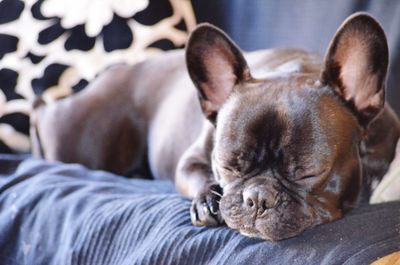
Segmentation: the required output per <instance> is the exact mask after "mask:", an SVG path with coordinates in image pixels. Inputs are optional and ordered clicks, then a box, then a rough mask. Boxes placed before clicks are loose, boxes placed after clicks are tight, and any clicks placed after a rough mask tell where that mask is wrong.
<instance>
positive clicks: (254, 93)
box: [32, 14, 400, 240]
mask: <svg viewBox="0 0 400 265" xmlns="http://www.w3.org/2000/svg"><path fill="white" fill-rule="evenodd" d="M387 58H388V51H387V44H386V38H385V35H384V33H383V31H382V29H381V28H380V26H379V24H378V23H377V22H376V21H375V20H374V19H373V18H371V17H370V16H368V15H366V14H357V15H354V16H352V17H351V18H349V19H348V20H346V21H345V22H344V24H343V25H342V26H341V28H340V29H339V30H338V33H337V34H336V35H335V37H334V38H333V40H332V42H331V45H330V48H328V51H327V55H326V57H325V61H323V60H322V59H321V57H319V56H318V55H315V54H312V53H307V52H304V51H300V50H290V49H277V50H266V51H259V52H254V53H247V54H245V55H242V53H241V51H240V50H239V48H237V47H236V45H235V44H233V42H232V41H231V40H230V39H229V38H228V37H227V36H226V35H225V34H224V33H223V32H221V31H220V30H218V29H216V28H214V27H212V26H210V25H202V26H199V27H198V28H197V29H196V30H195V31H194V32H193V33H192V35H191V38H190V40H189V42H188V46H187V48H186V64H185V57H184V54H183V52H182V51H177V52H169V53H166V54H165V55H162V56H159V57H155V58H153V59H150V60H147V61H145V62H142V63H139V64H136V65H134V66H127V65H119V66H115V67H113V68H111V69H109V70H108V71H107V72H106V73H104V74H102V75H101V76H100V77H99V78H97V79H96V80H95V81H94V82H92V83H91V84H90V86H89V87H88V88H87V89H85V90H84V91H82V92H80V93H78V94H76V95H74V96H72V97H70V98H66V99H63V100H60V101H59V102H56V103H54V104H49V105H46V106H44V105H42V104H41V105H38V106H37V108H36V110H35V111H34V113H33V114H32V128H33V130H32V131H33V132H35V134H32V136H33V142H35V143H38V142H41V145H40V148H41V150H42V152H43V153H44V157H45V158H47V159H50V160H62V161H64V162H70V163H71V162H77V163H81V164H84V165H86V166H87V167H89V168H95V169H105V170H109V171H112V172H116V173H119V174H126V173H128V172H129V171H131V170H133V169H135V168H138V167H140V166H141V165H142V164H143V162H144V160H145V159H148V161H149V164H150V169H151V172H152V174H153V176H154V177H155V178H158V179H171V180H174V181H175V183H176V187H177V189H178V191H179V192H180V193H182V194H183V195H185V196H187V197H188V198H191V199H193V203H192V208H191V217H192V222H193V223H194V224H195V225H206V226H212V225H219V224H221V223H223V222H225V223H226V224H227V225H228V226H229V227H231V228H234V229H237V230H239V231H240V232H241V233H243V234H246V235H250V236H257V237H261V238H264V239H270V240H280V239H284V238H288V237H292V236H295V235H298V234H299V233H301V232H302V231H304V230H305V229H308V228H311V227H314V226H316V225H319V224H323V223H326V222H330V221H333V220H336V219H338V218H340V217H342V216H343V214H344V213H346V212H347V211H348V210H350V209H352V208H353V207H354V206H355V205H356V203H357V201H358V200H359V199H360V195H361V193H362V190H363V189H364V191H365V193H366V194H368V193H369V192H370V187H371V183H372V179H378V180H380V179H381V178H382V176H383V174H384V173H385V172H386V170H387V168H388V165H389V163H390V161H391V160H392V159H393V156H394V150H395V143H396V142H397V139H398V138H399V135H400V125H399V124H400V123H399V121H398V119H397V117H396V116H395V115H394V113H393V111H392V110H391V109H390V107H389V106H387V105H385V104H384V86H385V79H386V72H387ZM186 67H187V69H188V73H189V74H188V73H187V71H186ZM190 79H191V80H190ZM365 80H367V82H365ZM192 81H193V83H194V86H193V83H192ZM34 146H36V148H35V149H36V150H34V152H35V153H37V154H38V153H39V150H38V146H39V145H38V144H36V145H34Z"/></svg>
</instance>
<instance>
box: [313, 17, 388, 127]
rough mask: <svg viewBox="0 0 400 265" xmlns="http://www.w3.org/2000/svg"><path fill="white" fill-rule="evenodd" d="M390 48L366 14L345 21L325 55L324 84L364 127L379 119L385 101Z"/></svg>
mask: <svg viewBox="0 0 400 265" xmlns="http://www.w3.org/2000/svg"><path fill="white" fill-rule="evenodd" d="M387 68H388V46H387V41H386V37H385V33H384V31H383V29H382V28H381V26H380V25H379V23H378V22H377V21H376V20H375V19H374V18H372V17H371V16H369V15H367V14H365V13H357V14H354V15H353V16H351V17H349V18H348V19H347V20H346V21H344V22H343V24H342V26H341V27H340V28H339V29H338V31H337V32H336V34H335V36H334V37H333V39H332V41H331V43H330V46H329V48H328V52H327V54H326V56H325V62H324V69H323V71H322V74H321V81H322V83H323V84H324V85H328V86H330V87H331V88H333V89H334V90H335V91H336V92H337V93H338V94H339V96H340V97H341V98H342V99H343V100H344V101H345V102H346V103H347V104H348V105H349V106H350V108H352V109H353V111H354V112H355V113H356V115H357V117H358V119H359V122H360V124H361V125H362V126H367V125H368V124H369V122H370V121H371V120H372V119H373V118H374V117H376V116H377V114H378V113H379V112H380V111H381V110H382V109H383V106H384V101H385V82H386V73H387Z"/></svg>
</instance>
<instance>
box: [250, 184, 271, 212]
mask: <svg viewBox="0 0 400 265" xmlns="http://www.w3.org/2000/svg"><path fill="white" fill-rule="evenodd" d="M243 203H244V205H245V207H247V208H249V209H259V210H262V211H265V210H267V209H271V208H273V207H274V205H275V198H274V196H273V195H272V193H271V192H268V191H267V190H264V189H262V188H260V187H250V188H245V189H244V190H243Z"/></svg>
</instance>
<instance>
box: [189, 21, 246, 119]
mask: <svg viewBox="0 0 400 265" xmlns="http://www.w3.org/2000/svg"><path fill="white" fill-rule="evenodd" d="M186 64H187V68H188V71H189V75H190V78H191V79H192V81H193V83H194V84H195V86H196V88H197V90H198V92H199V93H198V95H199V99H200V104H201V108H202V110H203V113H204V114H205V116H206V117H207V118H208V119H209V120H210V121H212V122H213V123H215V120H216V116H217V113H218V110H219V109H220V107H221V106H222V104H223V103H224V102H225V100H226V99H227V98H228V96H229V95H230V93H231V92H232V90H233V88H234V86H235V85H236V84H237V83H239V82H241V81H243V80H247V79H249V78H250V72H249V69H248V66H247V63H246V61H245V59H244V57H243V54H242V52H241V51H240V49H239V48H238V47H237V46H236V45H235V44H234V43H233V42H232V40H231V39H229V37H228V36H227V35H226V34H225V33H224V32H222V31H221V30H219V29H218V28H216V27H214V26H211V25H209V24H201V25H199V26H198V27H197V28H196V29H195V30H194V31H193V32H192V34H191V36H190V38H189V41H188V43H187V46H186Z"/></svg>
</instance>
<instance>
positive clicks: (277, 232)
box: [220, 190, 317, 241]
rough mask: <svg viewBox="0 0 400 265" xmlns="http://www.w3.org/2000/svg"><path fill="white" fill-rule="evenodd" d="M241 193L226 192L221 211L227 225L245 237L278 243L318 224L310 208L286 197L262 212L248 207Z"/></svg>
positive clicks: (282, 196) (280, 198)
mask: <svg viewBox="0 0 400 265" xmlns="http://www.w3.org/2000/svg"><path fill="white" fill-rule="evenodd" d="M241 193H242V192H241V191H240V190H239V191H236V192H224V196H223V197H222V199H221V202H220V211H221V215H222V218H223V219H224V221H225V223H226V224H227V226H228V227H230V228H232V229H235V230H238V231H239V232H240V233H241V234H243V235H245V236H249V237H257V238H262V239H265V240H271V241H278V240H283V239H286V238H290V237H294V236H297V235H299V234H301V233H302V232H303V231H304V230H306V229H308V228H311V227H313V226H315V225H317V223H316V222H315V221H314V219H315V218H314V214H313V211H312V210H311V209H310V207H309V206H307V205H305V204H303V203H299V202H298V201H297V200H293V199H291V198H290V197H289V195H287V194H281V195H280V197H279V203H278V204H276V205H274V207H272V208H269V209H262V210H260V209H255V208H251V209H249V207H246V206H245V205H244V202H243V199H242V195H241Z"/></svg>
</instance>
